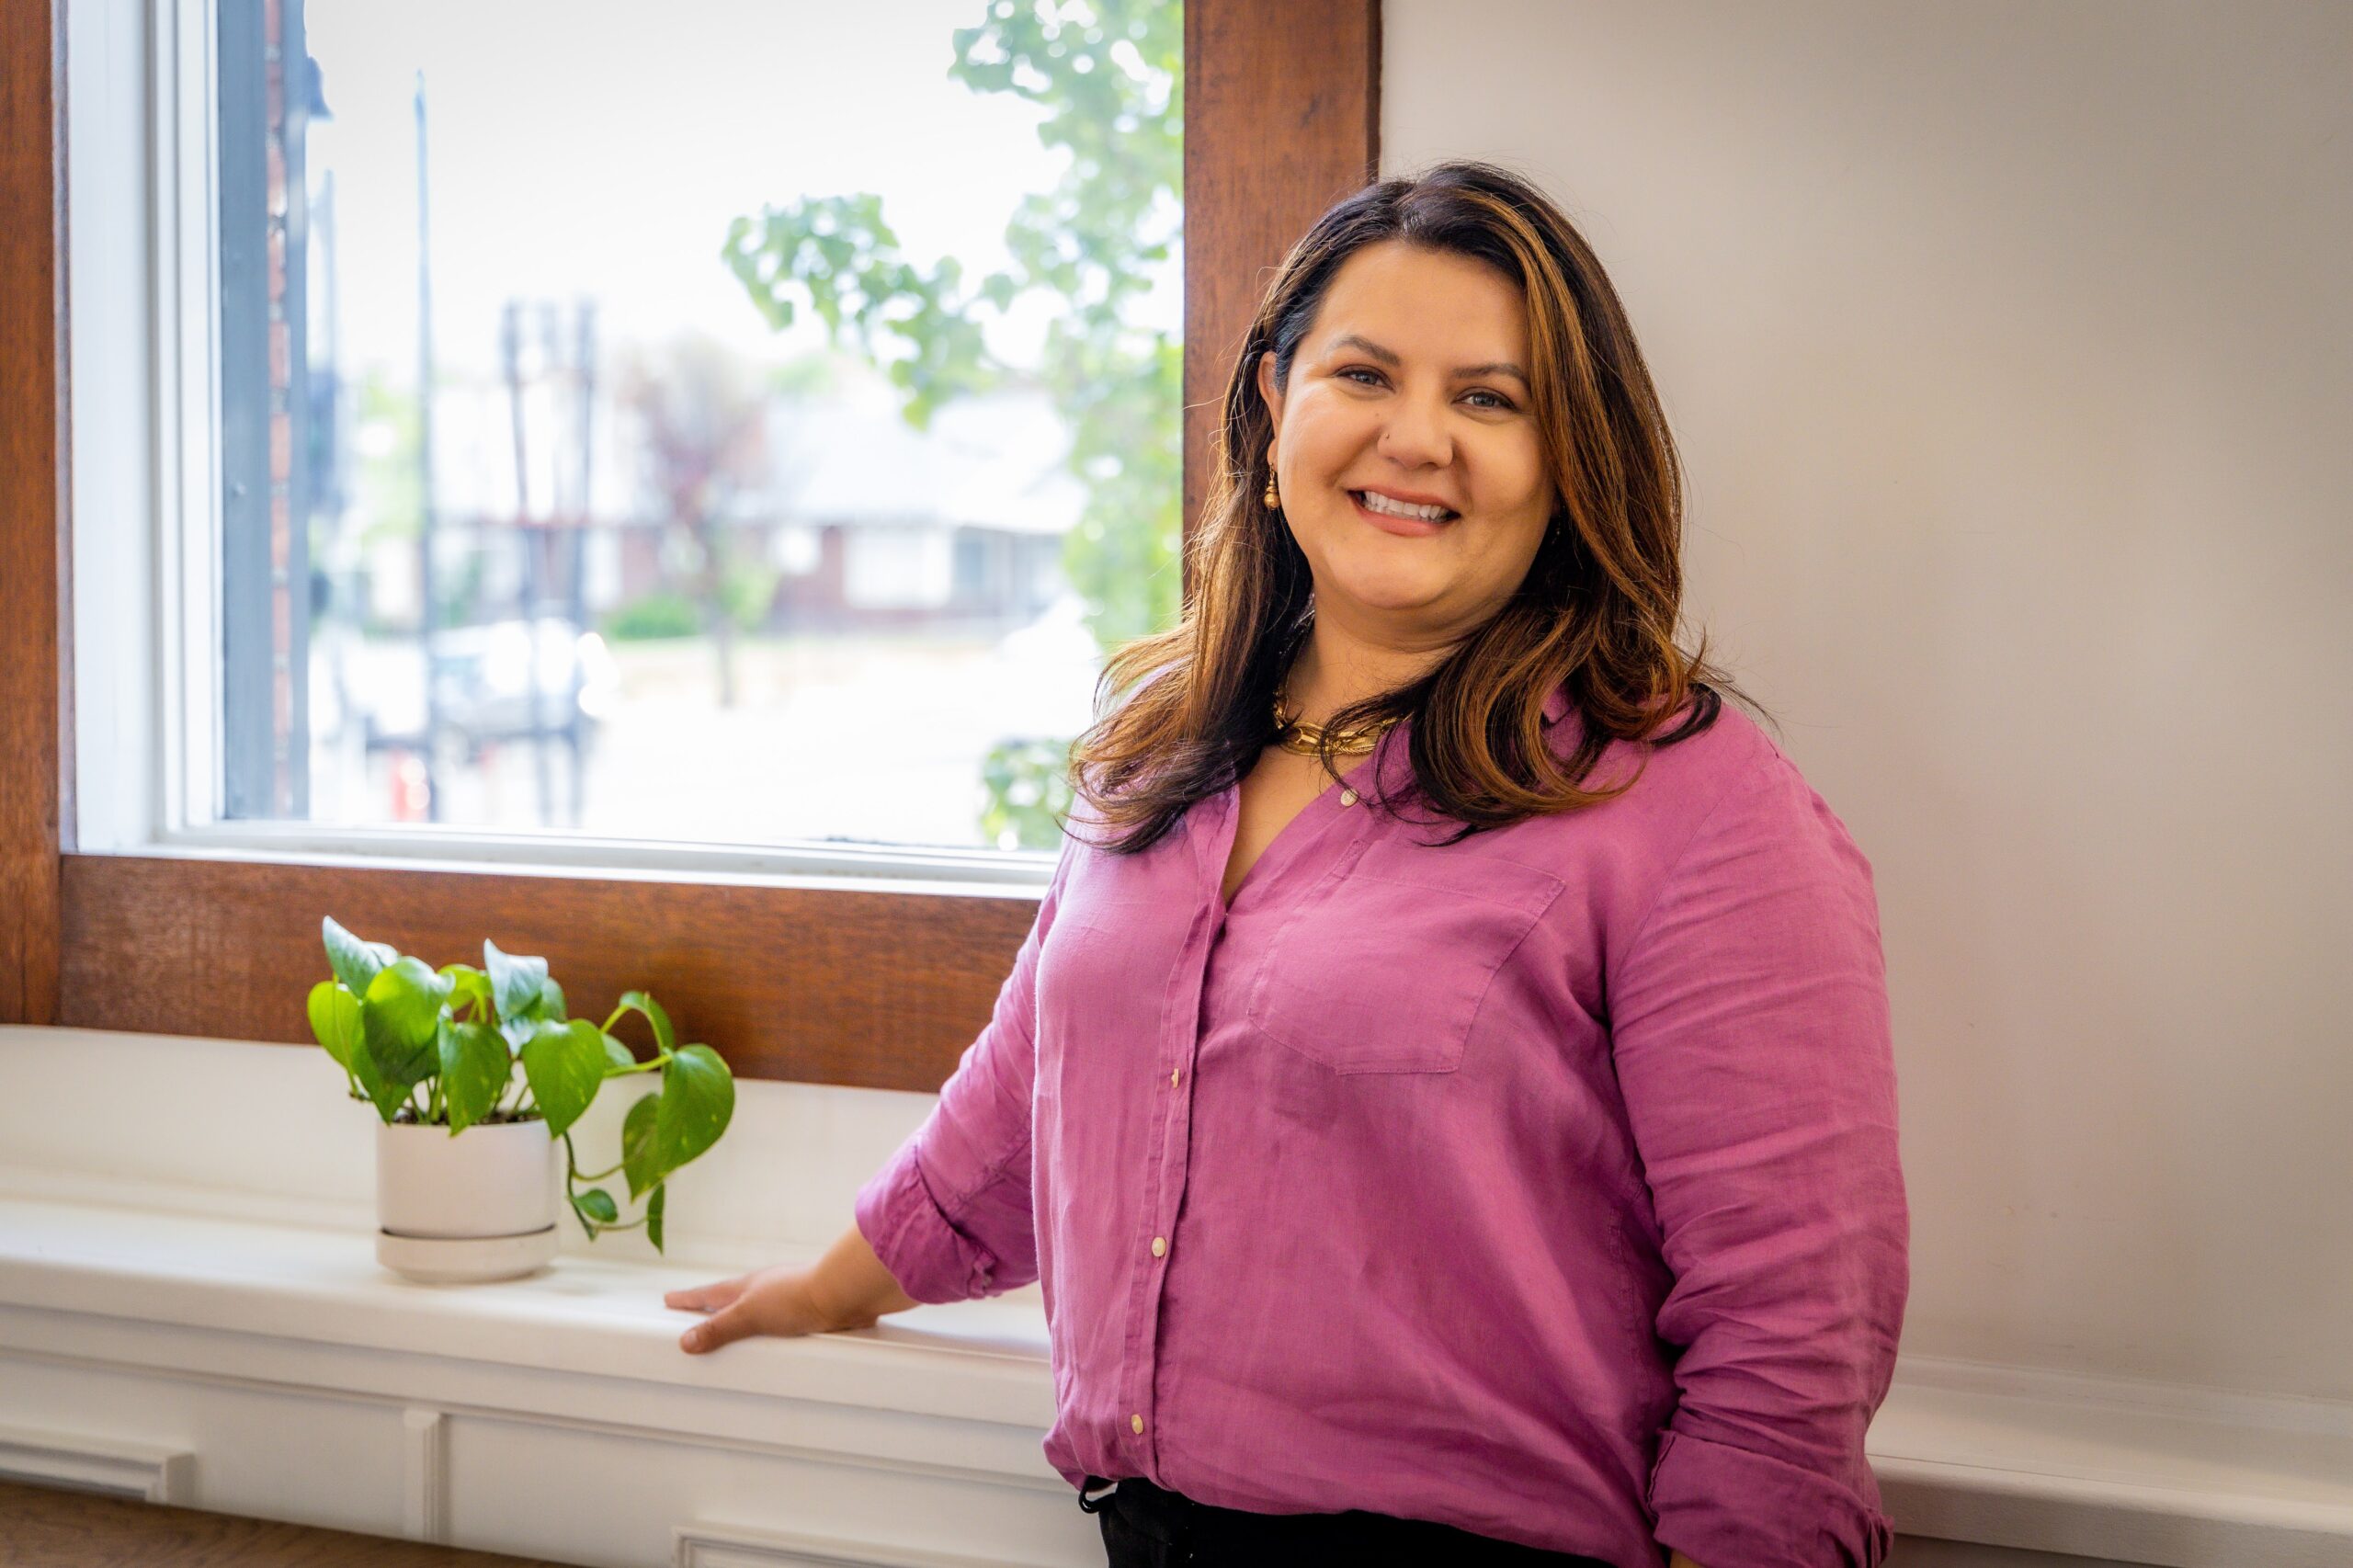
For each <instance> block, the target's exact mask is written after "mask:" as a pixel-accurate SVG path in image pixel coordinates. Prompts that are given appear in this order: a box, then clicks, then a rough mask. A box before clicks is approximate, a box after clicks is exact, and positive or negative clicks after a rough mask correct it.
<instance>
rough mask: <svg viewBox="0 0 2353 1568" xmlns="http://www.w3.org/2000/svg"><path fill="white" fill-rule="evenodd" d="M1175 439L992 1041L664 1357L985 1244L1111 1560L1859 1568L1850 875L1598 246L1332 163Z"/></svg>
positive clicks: (1876, 1538) (796, 1327)
mask: <svg viewBox="0 0 2353 1568" xmlns="http://www.w3.org/2000/svg"><path fill="white" fill-rule="evenodd" d="M1223 439H1224V448H1223V449H1224V452H1225V453H1226V454H1227V468H1228V470H1229V472H1228V476H1227V480H1226V483H1224V485H1223V486H1222V488H1221V489H1220V491H1219V493H1218V494H1216V495H1215V496H1213V497H1212V499H1211V505H1210V507H1209V509H1208V513H1207V517H1206V519H1205V523H1204V526H1203V527H1202V528H1200V530H1199V533H1198V535H1197V536H1196V538H1195V540H1194V541H1193V543H1192V546H1191V549H1192V551H1193V556H1194V561H1193V564H1194V567H1195V579H1194V590H1193V593H1192V597H1191V598H1190V600H1189V602H1188V604H1187V606H1186V612H1185V616H1184V619H1183V623H1182V624H1181V625H1180V626H1179V627H1177V628H1176V630H1175V631H1169V632H1166V633H1165V634H1162V635H1159V636H1154V637H1149V638H1145V639H1142V640H1141V641H1139V642H1134V643H1131V644H1130V645H1128V646H1127V647H1125V648H1122V649H1121V650H1120V652H1119V653H1117V654H1116V655H1115V656H1114V657H1113V658H1112V659H1111V660H1110V661H1109V667H1108V669H1107V671H1106V672H1105V676H1104V679H1105V684H1106V687H1107V688H1108V689H1111V690H1121V689H1127V688H1129V687H1132V689H1131V690H1129V692H1128V696H1127V698H1126V699H1125V700H1124V701H1123V702H1121V703H1120V704H1119V705H1118V706H1117V707H1116V708H1114V709H1112V710H1110V711H1108V713H1107V715H1106V716H1105V717H1104V718H1102V719H1101V720H1099V721H1098V722H1097V724H1096V726H1095V727H1094V728H1093V729H1091V730H1090V731H1089V732H1088V733H1087V734H1086V735H1085V736H1083V737H1081V744H1079V746H1078V747H1077V748H1076V750H1075V752H1074V760H1073V769H1074V771H1073V778H1074V784H1075V785H1076V786H1077V789H1078V791H1079V797H1080V804H1079V808H1078V810H1077V811H1075V812H1074V818H1076V819H1079V820H1078V821H1077V823H1076V824H1074V833H1073V835H1072V836H1071V837H1070V838H1069V839H1068V840H1067V841H1066V843H1065V845H1064V848H1063V857H1062V860H1061V863H1060V865H1059V867H1058V868H1057V869H1056V871H1055V873H1054V878H1053V881H1052V884H1051V887H1050V888H1049V889H1048V891H1047V892H1046V895H1045V897H1044V899H1043V901H1042V902H1041V903H1040V905H1039V909H1038V916H1037V921H1036V924H1035V926H1034V927H1033V928H1032V930H1031V932H1030V934H1029V938H1028V939H1027V940H1026V941H1025V942H1024V943H1023V945H1022V947H1021V949H1020V952H1019V955H1018V956H1017V959H1016V960H1015V962H1014V966H1013V971H1012V973H1011V975H1010V976H1009V977H1008V978H1007V979H1006V983H1005V986H1004V989H1003V991H1002V993H1001V994H1000V995H999V996H998V999H997V1004H996V1008H995V1017H993V1019H992V1020H991V1022H990V1024H989V1026H988V1028H986V1029H984V1030H983V1032H982V1034H981V1036H980V1038H979V1039H978V1040H975V1041H974V1042H973V1043H972V1047H971V1048H970V1049H969V1050H968V1051H966V1052H965V1054H964V1058H963V1061H962V1062H961V1064H960V1066H959V1067H958V1069H957V1071H956V1073H955V1074H954V1075H953V1076H952V1077H951V1078H950V1079H949V1082H948V1084H947V1085H945V1087H944V1088H943V1090H942V1092H941V1096H940V1102H939V1106H938V1109H937V1110H936V1111H935V1112H934V1113H933V1115H932V1116H931V1117H930V1118H929V1119H927V1120H926V1122H925V1123H924V1125H923V1127H922V1128H921V1129H919V1130H918V1131H916V1133H915V1135H914V1136H913V1137H912V1138H911V1139H910V1140H909V1141H908V1142H907V1143H906V1145H905V1146H904V1148H903V1149H902V1150H901V1151H900V1152H899V1153H898V1154H897V1155H896V1156H895V1157H894V1158H893V1159H892V1162H891V1163H890V1164H889V1165H886V1166H885V1167H884V1168H883V1170H881V1172H880V1173H878V1174H877V1175H876V1176H874V1177H873V1178H872V1179H871V1180H870V1182H869V1183H868V1184H867V1185H866V1186H865V1187H864V1188H862V1189H861V1191H860V1192H859V1194H858V1201H857V1205H856V1218H857V1224H856V1226H855V1227H854V1228H853V1229H851V1230H850V1231H849V1232H847V1233H845V1234H844V1235H843V1237H842V1238H841V1240H840V1241H839V1242H838V1243H837V1244H835V1247H834V1248H833V1250H832V1251H831V1252H830V1253H828V1254H827V1256H826V1257H825V1258H824V1261H823V1262H822V1263H820V1264H819V1265H818V1267H816V1268H815V1269H813V1270H810V1271H807V1272H799V1271H786V1270H770V1271H767V1272H765V1273H760V1274H754V1275H748V1276H745V1277H742V1278H736V1279H732V1280H728V1281H725V1282H723V1283H722V1284H718V1285H713V1286H710V1287H706V1288H704V1289H702V1290H689V1291H681V1292H676V1293H675V1294H673V1295H672V1296H671V1297H669V1298H668V1300H669V1301H670V1303H671V1304H672V1305H674V1306H678V1307H685V1308H689V1309H699V1310H705V1311H710V1310H712V1309H717V1310H716V1312H715V1314H714V1315H713V1316H712V1317H711V1318H710V1320H709V1321H708V1322H707V1323H705V1324H700V1325H699V1326H698V1327H697V1328H695V1329H693V1330H690V1331H689V1332H688V1335H686V1338H685V1341H684V1343H685V1346H686V1347H687V1348H688V1350H691V1351H703V1350H708V1349H710V1348H713V1347H715V1346H719V1345H722V1344H724V1343H726V1342H727V1341H729V1340H731V1339H733V1338H736V1337H739V1336H741V1335H745V1334H756V1333H769V1334H799V1333H807V1332H812V1331H815V1330H823V1329H829V1328H837V1327H846V1326H852V1325H860V1324H869V1323H871V1322H873V1321H874V1319H875V1318H876V1316H877V1315H879V1314H881V1313H883V1312H893V1311H898V1310H901V1309H903V1308H905V1307H907V1306H910V1305H913V1304H914V1303H915V1302H916V1301H949V1300H955V1299H959V1298H967V1297H972V1296H980V1295H986V1294H991V1293H994V1292H996V1291H1001V1290H1008V1289H1011V1288H1013V1287H1015V1286H1017V1285H1020V1284H1024V1283H1027V1282H1028V1281H1029V1280H1031V1279H1033V1278H1035V1279H1039V1280H1040V1281H1041V1282H1042V1289H1043V1294H1044V1297H1045V1301H1046V1309H1047V1315H1048V1318H1049V1321H1050V1324H1051V1347H1052V1360H1053V1367H1054V1377H1055V1386H1056V1391H1057V1394H1058V1415H1057V1419H1056V1421H1055V1424H1054V1426H1053V1428H1052V1430H1051V1432H1050V1433H1049V1435H1048V1437H1047V1439H1046V1445H1045V1448H1046V1453H1047V1457H1048V1458H1049V1459H1050V1460H1051V1461H1052V1463H1053V1464H1054V1466H1055V1468H1056V1469H1057V1470H1059V1471H1061V1472H1062V1474H1063V1476H1064V1477H1065V1478H1066V1479H1068V1480H1069V1481H1070V1482H1071V1483H1073V1485H1074V1486H1076V1487H1078V1488H1080V1502H1081V1505H1082V1506H1086V1507H1087V1508H1088V1509H1089V1510H1090V1511H1097V1510H1099V1511H1100V1516H1101V1524H1102V1528H1103V1532H1104V1537H1105V1540H1106V1541H1107V1543H1108V1547H1109V1550H1110V1552H1111V1560H1112V1562H1115V1563H1131V1562H1133V1563H1145V1562H1153V1563H1157V1562H1182V1561H1199V1562H1254V1561H1267V1562H1318V1561H1332V1562H1343V1561H1345V1562H1367V1561H1414V1562H1444V1563H1458V1562H1459V1563H1473V1562H1569V1563H1588V1564H1589V1563H1593V1562H1601V1563H1608V1564H1611V1565H1613V1568H1636V1565H1637V1564H1642V1565H1646V1568H1657V1565H1658V1564H1659V1563H1660V1562H1662V1561H1665V1560H1666V1559H1667V1558H1668V1556H1669V1554H1670V1552H1671V1553H1672V1554H1673V1562H1674V1563H1675V1564H1676V1565H1677V1568H1681V1565H1683V1564H1686V1563H1696V1564H1701V1565H1704V1568H1761V1565H1764V1564H1772V1565H1774V1568H1784V1565H1786V1568H1798V1565H1808V1568H1811V1565H1813V1564H1825V1565H1826V1564H1840V1565H1847V1568H1876V1565H1877V1564H1879V1563H1880V1562H1881V1561H1882V1560H1883V1558H1884V1557H1885V1555H1886V1553H1887V1551H1888V1548H1889V1544H1890V1541H1891V1539H1892V1531H1891V1527H1890V1524H1889V1521H1888V1519H1887V1517H1886V1516H1885V1515H1884V1514H1883V1513H1881V1511H1880V1508H1879V1493H1878V1489H1877V1487H1876V1485H1875V1483H1874V1482H1873V1479H1872V1475H1871V1471H1870V1468H1869V1466H1868V1464H1867V1463H1866V1462H1865V1459H1864V1453H1863V1435H1864V1431H1865V1428H1866V1427H1867V1426H1868V1425H1869V1423H1870V1417H1871V1415H1872V1413H1873V1412H1874V1411H1875V1410H1876V1409H1877V1407H1878V1405H1879V1403H1880V1402H1881V1399H1882V1398H1883V1397H1884V1395H1885V1393H1886V1391H1887V1386H1888V1381H1889V1378H1890V1375H1891V1373H1892V1370H1893V1361H1894V1355H1895V1347H1896V1340H1897V1335H1898V1332H1899V1329H1900V1326H1901V1321H1902V1316H1903V1308H1904V1298H1905V1295H1906V1292H1907V1287H1908V1282H1909V1276H1908V1265H1907V1256H1906V1249H1907V1244H1908V1237H1909V1222H1908V1211H1907V1209H1906V1204H1905V1199H1904V1186H1903V1178H1902V1175H1901V1171H1900V1168H1899V1165H1898V1162H1897V1151H1896V1103H1895V1090H1894V1078H1893V1062H1892V1051H1891V1046H1890V1038H1889V1020H1888V1010H1887V997H1886V987H1885V980H1884V973H1883V969H1882V963H1881V948H1880V940H1879V930H1878V916H1877V907H1876V903H1875V901H1874V896H1873V892H1872V886H1871V876H1870V865H1869V863H1868V862H1867V861H1866V860H1865V858H1864V857H1863V856H1862V854H1861V853H1860V852H1859V850H1858V849H1857V848H1856V846H1855V845H1854V844H1853V842H1852V841H1851V840H1850V839H1849V837H1848V836H1847V833H1846V830H1845V829H1844V827H1843V826H1842V825H1841V824H1840V823H1839V821H1838V819H1837V818H1836V816H1834V815H1833V814H1832V812H1830V810H1829V808H1828V807H1827V806H1826V805H1824V802H1823V801H1822V800H1821V798H1820V797H1819V796H1818V795H1816V794H1815V793H1814V792H1813V790H1811V789H1810V788H1809V787H1808V786H1807V785H1806V783H1805V781H1804V780H1803V778H1802V777H1801V776H1800V775H1799V773H1798V771H1797V769H1796V768H1795V767H1793V766H1792V765H1791V764H1790V761H1789V760H1788V758H1787V757H1785V756H1783V755H1782V754H1781V752H1780V750H1779V747H1778V746H1776V745H1775V744H1773V743H1772V742H1771V741H1770V740H1768V738H1767V737H1766V735H1765V733H1764V732H1763V731H1762V730H1761V729H1759V728H1758V727H1757V725H1756V723H1754V722H1751V721H1750V720H1748V719H1747V718H1746V717H1745V716H1743V715H1742V713H1741V712H1740V711H1739V710H1737V709H1735V708H1732V707H1728V706H1726V705H1725V704H1724V703H1723V702H1722V695H1721V694H1722V692H1723V691H1725V690H1731V689H1733V688H1731V687H1729V686H1728V684H1727V683H1725V682H1724V681H1723V680H1722V676H1721V675H1720V673H1719V672H1717V671H1715V670H1714V669H1712V668H1711V666H1710V665H1708V664H1707V663H1706V662H1705V658H1704V654H1705V644H1704V642H1703V643H1702V646H1701V651H1700V653H1699V654H1690V655H1687V654H1686V653H1683V652H1682V651H1681V650H1680V649H1679V648H1678V647H1677V643H1676V641H1675V631H1676V626H1677V619H1678V608H1679V603H1680V598H1681V572H1680V568H1679V564H1678V562H1677V550H1678V541H1679V534H1680V526H1681V524H1680V518H1681V502H1680V494H1679V488H1678V481H1677V458H1676V452H1675V447H1674V443H1673V440H1672V438H1671V437H1670V436H1669V434H1668V431H1667V428H1666V425H1665V419H1664V416H1663V415H1662V413H1661V410H1660V406H1659V403H1658V399H1657V396H1656V393H1655V392H1654V390H1653V388H1652V385H1651V381H1650V378H1649V374H1648V372H1647V370H1646V369H1645V368H1644V366H1643V359H1642V356H1641V354H1640V352H1639V351H1638V350H1637V348H1636V347H1635V342H1634V337H1633V335H1632V333H1631V330H1630V329H1629V326H1628V324H1627V322H1626V318H1625V315H1624V312H1623V311H1622V309H1621V307H1620V304H1619V302H1618V300H1617V297H1616V295H1615V293H1614V291H1613V290H1611V288H1610V286H1609V284H1608V280H1607V278H1605V277H1604V275H1603V273H1602V269H1601V267H1600V265H1599V263H1598V262H1597V260H1596V259H1595V257H1594V256H1593V254H1592V252H1591V251H1590V250H1589V249H1588V248H1587V246H1586V244H1585V242H1584V240H1583V239H1582V238H1581V237H1580V236H1579V235H1578V234H1577V233H1576V231H1575V230H1574V228H1573V227H1571V225H1570V224H1569V222H1568V221H1567V220H1566V219H1565V218H1564V217H1563V215H1562V214H1561V213H1560V211H1559V210H1557V209H1556V208H1555V207H1554V206H1553V205H1552V203H1551V202H1550V201H1548V200H1547V199H1545V198H1544V197H1543V196H1542V195H1541V194H1540V192H1538V191H1536V190H1535V189H1533V188H1531V187H1529V186H1528V185H1527V184H1525V183H1524V182H1522V181H1520V180H1518V178H1516V177H1514V176H1511V175H1508V174H1506V173H1505V172H1503V171H1501V170H1497V169H1495V168H1492V167H1488V166H1484V165H1471V164H1456V165H1441V166H1439V167H1438V168H1436V169H1434V170H1432V171H1430V172H1429V173H1427V175H1425V176H1422V177H1420V178H1418V179H1412V180H1391V181H1386V182H1383V183H1381V184H1379V185H1375V186H1372V187H1369V188H1367V189H1365V190H1363V191H1361V192H1359V193H1358V194H1357V195H1356V196H1354V197H1351V198H1349V199H1347V200H1346V201H1344V202H1342V203H1341V204H1340V205H1338V206H1337V207H1336V208H1334V209H1333V210H1331V211H1329V212H1327V213H1326V214H1324V217H1323V218H1322V219H1321V220H1320V221H1319V222H1317V223H1316V225H1315V226H1314V228H1313V230H1312V231H1311V232H1310V233H1308V235H1307V236H1306V237H1305V238H1304V239H1303V240H1302V241H1301V242H1300V244H1299V245H1298V247H1297V248H1296V249H1295V250H1294V251H1293V252H1292V253H1291V255H1290V257H1289V258H1288V259H1287V260H1286V261H1285V263H1284V265H1283V267H1282V269H1281V271H1280V274H1279V276H1278V277H1277V278H1276V279H1275V281H1274V284H1273V286H1272V288H1271V290H1269V292H1268V294H1267V299H1266V301H1265V303H1264V305H1263V306H1262V307H1261V308H1260V310H1259V312H1258V317H1257V320H1256V323H1255V324H1253V326H1252V328H1251V332H1250V335H1249V338H1248V340H1247V342H1246V344H1245V349H1244V352H1243V355H1242V358H1241V360H1240V367H1239V369H1237V371H1236V373H1235V376H1234V379H1233V384H1232V385H1231V386H1230V387H1229V388H1228V390H1227V392H1226V398H1225V419H1224V433H1223ZM1734 694H1735V695H1737V693H1736V692H1735V693H1734ZM1077 827H1083V828H1084V829H1085V832H1084V833H1083V834H1081V833H1078V832H1076V831H1075V828H1077ZM1111 1483H1116V1485H1112V1484H1111ZM1107 1485H1108V1486H1110V1490H1108V1492H1106V1491H1105V1490H1104V1488H1105V1487H1106V1486H1107ZM1188 1553H1191V1554H1192V1555H1190V1556H1189V1557H1188Z"/></svg>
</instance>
